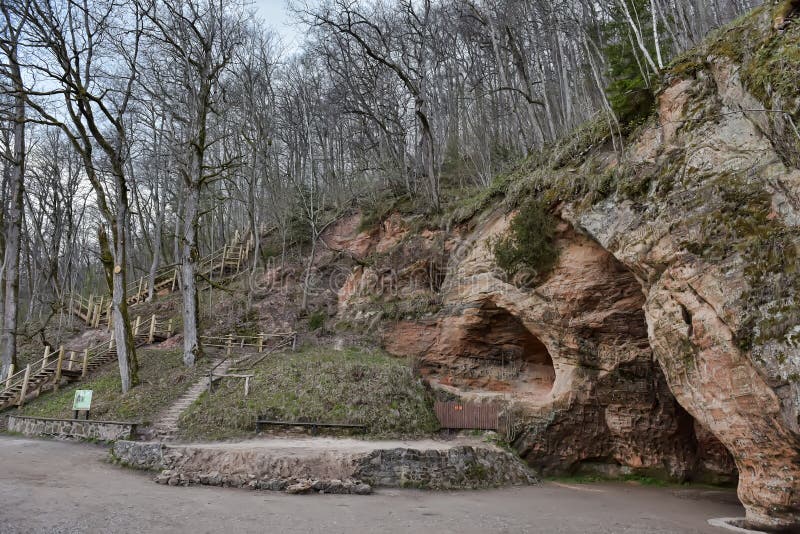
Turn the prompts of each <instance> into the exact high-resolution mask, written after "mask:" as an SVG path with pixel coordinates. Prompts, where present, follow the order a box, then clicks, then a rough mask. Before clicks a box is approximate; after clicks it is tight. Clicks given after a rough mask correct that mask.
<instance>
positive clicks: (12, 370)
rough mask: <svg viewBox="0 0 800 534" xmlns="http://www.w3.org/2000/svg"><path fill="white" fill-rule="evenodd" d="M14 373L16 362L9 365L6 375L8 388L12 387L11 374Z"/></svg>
mask: <svg viewBox="0 0 800 534" xmlns="http://www.w3.org/2000/svg"><path fill="white" fill-rule="evenodd" d="M13 374H14V364H13V363H12V364H11V365H9V366H8V376H7V377H6V389H8V388H10V387H11V376H12V375H13Z"/></svg>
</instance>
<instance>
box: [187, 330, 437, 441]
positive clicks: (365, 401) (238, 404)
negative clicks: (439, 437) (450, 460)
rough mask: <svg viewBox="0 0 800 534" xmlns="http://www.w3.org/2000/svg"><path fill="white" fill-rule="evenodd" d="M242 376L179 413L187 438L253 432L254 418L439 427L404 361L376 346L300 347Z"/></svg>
mask: <svg viewBox="0 0 800 534" xmlns="http://www.w3.org/2000/svg"><path fill="white" fill-rule="evenodd" d="M244 372H246V373H247V374H254V375H255V377H254V378H252V379H251V385H250V393H249V395H248V396H247V397H245V396H244V383H243V382H244V381H243V380H242V379H235V378H229V379H223V381H222V382H221V384H220V385H219V386H218V387H217V388H216V389H215V391H214V393H212V394H211V395H209V394H208V393H204V394H203V395H202V396H201V397H200V399H198V401H197V402H195V403H194V404H193V405H192V406H191V407H190V408H189V409H188V410H187V411H186V412H184V414H183V416H182V417H181V420H180V423H179V428H180V432H181V434H182V436H183V437H185V438H187V439H223V438H233V437H242V436H252V435H253V432H254V430H255V420H256V418H257V417H258V416H262V415H263V416H267V417H268V418H270V419H275V420H286V421H307V422H325V423H357V424H364V425H366V426H367V429H368V430H367V432H368V435H370V436H376V437H390V436H393V437H399V436H409V437H410V436H423V435H430V434H431V433H433V432H435V431H437V430H438V423H437V421H436V417H435V415H434V413H433V409H432V398H431V397H430V395H429V393H428V391H427V390H426V389H425V388H424V387H423V386H422V384H421V383H420V382H419V380H418V379H417V378H416V377H415V376H414V375H413V373H412V369H411V367H410V366H409V364H408V362H406V361H405V360H399V359H396V358H392V357H390V356H388V355H386V354H385V353H383V352H381V351H378V350H365V349H356V348H350V349H346V350H342V351H336V350H333V349H330V348H326V347H320V346H306V347H303V348H301V349H300V350H298V351H297V352H290V351H289V352H283V353H277V354H274V355H271V356H269V357H268V358H266V359H265V360H263V361H262V362H260V363H258V364H257V365H256V366H255V368H254V369H252V370H248V371H243V373H244Z"/></svg>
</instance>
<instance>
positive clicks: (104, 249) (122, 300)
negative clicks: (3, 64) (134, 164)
mask: <svg viewBox="0 0 800 534" xmlns="http://www.w3.org/2000/svg"><path fill="white" fill-rule="evenodd" d="M114 224H116V225H117V226H116V227H114V233H116V232H119V227H120V226H122V225H121V224H119V223H117V221H115V222H114ZM98 241H99V243H100V261H101V262H102V263H103V268H104V269H105V273H106V280H107V282H108V285H109V286H110V288H111V313H112V317H113V321H112V322H113V324H114V342H115V345H116V350H117V360H118V362H119V377H120V382H121V383H122V392H123V393H127V392H128V391H129V390H130V388H132V387H134V386H136V385H138V384H139V363H138V360H137V359H136V353H135V349H134V347H135V341H134V337H133V331H132V329H131V323H130V320H129V317H128V301H127V296H126V291H125V290H126V288H125V285H126V276H125V275H126V271H125V267H124V265H125V241H124V238H123V237H121V236H119V235H117V236H115V237H114V243H115V250H114V254H113V255H112V253H111V247H110V245H109V242H108V235H107V234H106V231H105V229H104V228H103V227H102V226H100V228H99V230H98Z"/></svg>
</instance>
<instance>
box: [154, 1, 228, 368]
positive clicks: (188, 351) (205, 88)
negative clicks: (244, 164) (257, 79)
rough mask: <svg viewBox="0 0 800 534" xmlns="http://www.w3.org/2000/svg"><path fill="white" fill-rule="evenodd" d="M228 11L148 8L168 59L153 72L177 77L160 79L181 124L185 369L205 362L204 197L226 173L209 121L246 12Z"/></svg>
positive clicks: (195, 4) (176, 5)
mask: <svg viewBox="0 0 800 534" xmlns="http://www.w3.org/2000/svg"><path fill="white" fill-rule="evenodd" d="M227 5H229V3H227V2H222V1H214V0H180V1H174V2H158V1H155V2H151V3H147V4H144V11H145V12H146V13H147V18H148V21H149V28H148V35H149V36H150V38H151V39H152V41H153V43H154V46H156V48H157V50H158V51H159V52H160V53H161V54H162V56H161V59H160V60H158V59H156V55H153V56H152V58H153V66H154V67H155V68H158V69H162V68H163V69H164V70H163V71H162V72H166V73H169V76H172V77H174V80H173V81H172V82H169V81H165V80H163V78H162V86H161V87H162V89H165V91H164V93H165V94H164V97H165V98H166V99H167V101H168V105H169V107H170V109H171V110H172V112H173V120H174V121H175V122H176V123H177V124H179V125H180V129H179V132H178V139H179V143H180V144H181V149H182V161H181V166H180V171H179V172H180V174H181V176H182V182H183V184H182V185H183V188H184V195H183V214H182V215H183V228H182V236H181V239H182V246H181V257H180V261H181V292H182V294H183V328H184V332H183V335H184V348H183V360H184V363H185V364H186V365H194V363H195V361H196V360H197V358H199V357H200V356H201V355H202V347H201V344H200V338H199V335H198V330H199V321H200V317H199V310H198V292H197V262H198V260H199V259H200V249H199V244H198V234H199V222H200V215H201V213H200V201H201V194H202V191H203V189H204V188H205V186H206V185H207V184H208V183H209V181H211V180H214V179H215V178H217V177H218V176H219V174H220V172H221V171H220V168H219V167H218V168H216V169H214V168H212V167H211V166H210V165H209V161H208V159H207V155H208V150H209V147H211V146H212V145H213V144H214V143H215V142H216V141H217V140H218V139H217V138H216V137H215V136H214V135H213V130H210V128H209V127H210V124H209V121H210V118H211V117H212V116H214V115H216V114H218V113H220V111H221V108H220V106H222V105H223V101H222V87H223V80H224V77H225V71H226V68H227V67H228V66H229V64H230V62H231V60H232V59H233V57H234V52H235V50H236V48H237V47H238V46H239V45H240V44H241V42H242V30H243V11H241V10H240V11H237V10H235V9H230V8H226V6H227ZM167 62H168V63H170V64H169V65H167V64H166V63H167ZM223 167H224V165H223Z"/></svg>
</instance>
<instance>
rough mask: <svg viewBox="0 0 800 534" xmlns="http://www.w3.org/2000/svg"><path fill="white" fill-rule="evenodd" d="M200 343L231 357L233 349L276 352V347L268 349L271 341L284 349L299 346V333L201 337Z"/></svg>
mask: <svg viewBox="0 0 800 534" xmlns="http://www.w3.org/2000/svg"><path fill="white" fill-rule="evenodd" d="M200 341H201V342H202V343H203V346H205V347H216V348H221V349H225V356H226V357H229V356H230V355H231V352H232V351H233V349H239V350H244V349H248V350H251V351H252V352H256V353H261V352H264V350H265V349H270V350H274V349H275V345H273V346H272V347H268V346H267V344H268V342H269V341H276V342H277V343H276V345H279V346H280V347H281V348H282V347H288V346H291V347H292V349H294V348H296V346H297V332H285V333H278V334H263V333H261V334H258V335H255V336H240V335H235V334H228V335H227V336H200Z"/></svg>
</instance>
